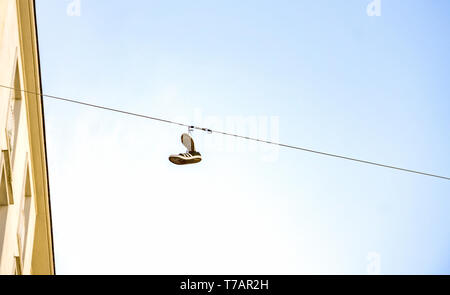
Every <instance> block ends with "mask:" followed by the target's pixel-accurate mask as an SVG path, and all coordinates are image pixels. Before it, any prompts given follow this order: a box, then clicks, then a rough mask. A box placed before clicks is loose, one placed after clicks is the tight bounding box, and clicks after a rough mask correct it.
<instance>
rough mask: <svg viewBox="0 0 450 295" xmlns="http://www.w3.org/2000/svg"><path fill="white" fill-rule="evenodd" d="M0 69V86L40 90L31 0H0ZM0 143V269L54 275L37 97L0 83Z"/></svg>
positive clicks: (44, 160)
mask: <svg viewBox="0 0 450 295" xmlns="http://www.w3.org/2000/svg"><path fill="white" fill-rule="evenodd" d="M0 69H1V71H0V85H6V86H10V87H16V88H17V87H20V89H25V90H27V91H32V92H37V93H39V92H40V77H39V59H38V48H37V40H36V28H35V21H34V4H33V1H32V0H0ZM0 148H1V150H2V153H1V154H2V155H1V160H0V163H1V164H2V169H1V171H2V174H1V175H2V177H0V274H14V273H16V272H19V273H22V274H32V273H33V274H53V273H54V265H53V249H52V234H51V218H50V210H49V193H48V179H47V170H46V154H45V139H44V131H43V115H42V102H41V98H40V96H38V95H34V94H30V93H25V92H20V91H14V90H10V89H5V88H2V87H0ZM8 187H10V192H8Z"/></svg>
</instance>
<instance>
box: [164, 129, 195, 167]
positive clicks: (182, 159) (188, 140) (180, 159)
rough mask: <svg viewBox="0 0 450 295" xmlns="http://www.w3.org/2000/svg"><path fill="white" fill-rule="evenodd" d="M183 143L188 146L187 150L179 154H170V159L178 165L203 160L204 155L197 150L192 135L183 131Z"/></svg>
mask: <svg viewBox="0 0 450 295" xmlns="http://www.w3.org/2000/svg"><path fill="white" fill-rule="evenodd" d="M181 143H182V144H183V145H184V146H185V147H186V149H187V152H186V153H181V154H178V155H170V157H169V161H170V162H172V163H174V164H176V165H186V164H195V163H198V162H200V161H201V160H202V155H200V153H199V152H197V151H196V150H195V144H194V140H193V139H192V137H191V136H190V135H189V134H187V133H183V134H182V135H181Z"/></svg>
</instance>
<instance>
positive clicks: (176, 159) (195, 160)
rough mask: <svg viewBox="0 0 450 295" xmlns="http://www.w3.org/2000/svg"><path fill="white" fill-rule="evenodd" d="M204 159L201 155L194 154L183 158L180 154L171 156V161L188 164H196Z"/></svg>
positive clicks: (177, 163)
mask: <svg viewBox="0 0 450 295" xmlns="http://www.w3.org/2000/svg"><path fill="white" fill-rule="evenodd" d="M201 160H202V158H201V157H200V156H194V157H191V158H189V159H183V158H181V157H178V156H170V157H169V161H170V162H172V163H174V164H176V165H187V164H195V163H198V162H200V161H201Z"/></svg>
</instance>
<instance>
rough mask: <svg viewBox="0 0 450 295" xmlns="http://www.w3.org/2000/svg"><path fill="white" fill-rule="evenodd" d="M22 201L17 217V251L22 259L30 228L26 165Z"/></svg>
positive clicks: (28, 184)
mask: <svg viewBox="0 0 450 295" xmlns="http://www.w3.org/2000/svg"><path fill="white" fill-rule="evenodd" d="M23 192H24V193H23V195H22V200H21V202H20V216H19V229H18V233H17V235H18V239H19V251H20V254H21V256H22V257H25V254H26V249H27V240H28V231H29V227H30V215H31V208H32V205H31V202H32V198H31V184H30V171H29V166H28V163H27V164H26V166H25V182H24V189H23Z"/></svg>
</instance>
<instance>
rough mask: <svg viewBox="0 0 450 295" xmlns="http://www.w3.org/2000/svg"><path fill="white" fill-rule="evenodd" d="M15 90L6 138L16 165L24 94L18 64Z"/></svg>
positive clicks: (9, 112) (8, 116) (12, 160)
mask: <svg viewBox="0 0 450 295" xmlns="http://www.w3.org/2000/svg"><path fill="white" fill-rule="evenodd" d="M13 83H14V84H13V85H14V88H15V90H11V97H10V100H9V104H8V115H7V122H6V136H7V141H8V142H7V143H8V149H9V150H10V153H11V162H12V164H13V163H14V155H15V152H14V151H15V147H16V144H17V134H18V131H19V122H20V111H21V108H22V92H21V91H20V89H22V88H21V86H20V75H19V65H18V63H17V62H16V67H15V70H14V82H13Z"/></svg>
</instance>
